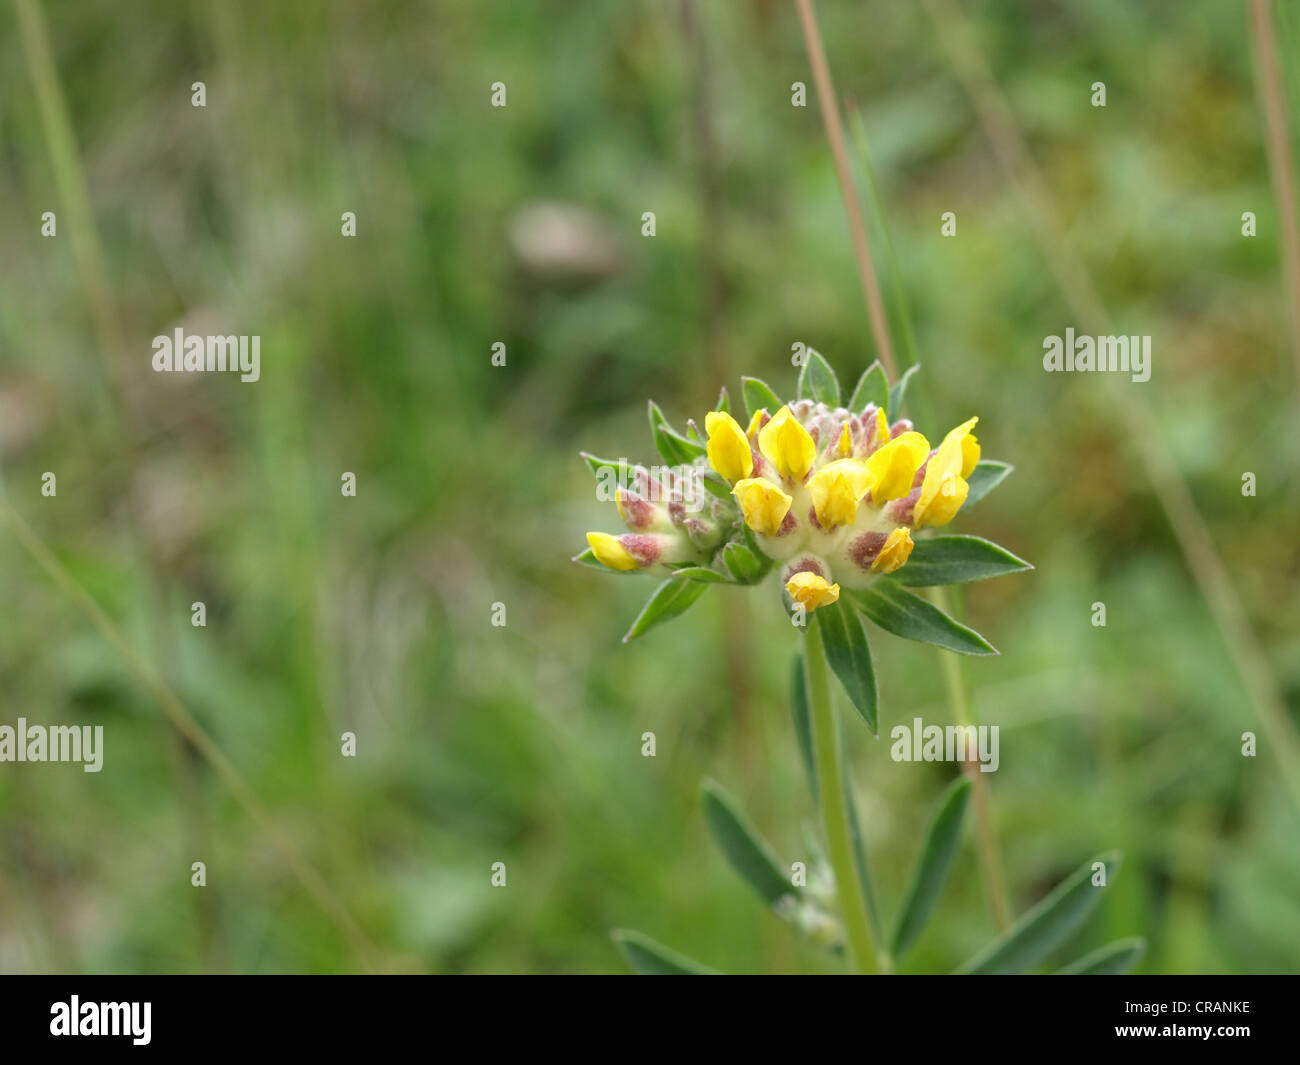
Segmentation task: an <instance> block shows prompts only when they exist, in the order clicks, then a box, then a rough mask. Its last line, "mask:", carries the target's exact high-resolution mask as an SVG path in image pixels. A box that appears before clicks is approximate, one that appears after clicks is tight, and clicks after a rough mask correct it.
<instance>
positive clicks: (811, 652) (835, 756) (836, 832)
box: [805, 616, 875, 973]
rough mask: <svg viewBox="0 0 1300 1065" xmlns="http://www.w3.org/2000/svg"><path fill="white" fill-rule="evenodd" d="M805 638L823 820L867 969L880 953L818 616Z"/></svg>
mask: <svg viewBox="0 0 1300 1065" xmlns="http://www.w3.org/2000/svg"><path fill="white" fill-rule="evenodd" d="M805 644H806V646H805V654H806V656H807V666H808V671H807V672H808V712H809V716H810V717H811V718H812V732H813V760H814V761H815V762H816V764H817V790H818V793H819V798H820V801H821V812H822V822H823V824H824V825H825V826H826V844H827V847H828V849H829V851H830V859H831V868H832V870H834V872H835V885H836V890H837V891H838V893H839V897H840V911H841V913H842V915H843V917H844V927H845V930H846V932H847V934H848V940H849V956H850V958H851V959H852V962H853V968H854V970H855V971H856V972H860V973H866V972H871V971H872V970H873V969H874V964H875V963H874V958H875V953H874V951H873V950H872V946H871V925H870V923H869V921H868V918H867V910H866V904H865V903H864V902H863V896H862V884H861V883H860V882H859V879H858V867H857V864H856V863H855V862H854V860H853V842H852V838H851V836H850V834H849V816H848V795H847V794H846V792H845V785H844V761H843V759H842V758H841V756H840V729H839V721H838V720H837V718H836V715H835V707H834V706H833V705H832V703H831V690H830V681H829V671H828V669H827V666H826V650H825V648H824V647H823V646H822V634H821V628H820V626H818V624H817V619H816V617H815V616H814V617H813V619H812V623H811V624H810V625H809V626H808V635H807V637H806V640H805Z"/></svg>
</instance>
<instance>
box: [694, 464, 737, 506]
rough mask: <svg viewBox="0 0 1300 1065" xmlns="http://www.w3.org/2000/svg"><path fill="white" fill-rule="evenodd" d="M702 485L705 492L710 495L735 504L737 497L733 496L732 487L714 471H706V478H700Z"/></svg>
mask: <svg viewBox="0 0 1300 1065" xmlns="http://www.w3.org/2000/svg"><path fill="white" fill-rule="evenodd" d="M700 483H701V484H703V485H704V488H705V491H707V492H708V493H709V494H710V495H715V496H717V497H718V498H719V499H725V500H727V501H728V502H730V503H734V502H735V501H736V500H735V497H734V496H733V495H732V494H731V485H729V484H727V482H726V481H724V480H723V479H722V475H721V474H718V473H715V472H714V471H713V470H706V471H705V472H704V476H703V477H701V478H700Z"/></svg>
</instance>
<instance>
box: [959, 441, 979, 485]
mask: <svg viewBox="0 0 1300 1065" xmlns="http://www.w3.org/2000/svg"><path fill="white" fill-rule="evenodd" d="M979 462H980V442H979V439H978V438H977V437H976V436H975V434H974V433H971V434H970V435H968V436H965V437H963V438H962V442H961V475H962V476H963V477H969V476H970V475H971V471H972V470H974V469H975V467H976V466H978V465H979Z"/></svg>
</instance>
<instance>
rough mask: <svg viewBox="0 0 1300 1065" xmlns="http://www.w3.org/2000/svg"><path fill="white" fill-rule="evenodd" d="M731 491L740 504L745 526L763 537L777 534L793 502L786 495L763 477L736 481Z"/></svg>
mask: <svg viewBox="0 0 1300 1065" xmlns="http://www.w3.org/2000/svg"><path fill="white" fill-rule="evenodd" d="M731 491H732V494H733V495H735V497H736V500H737V502H739V503H740V509H741V512H742V513H743V514H744V515H745V524H746V525H748V526H749V527H750V528H751V529H753V530H754V532H756V533H762V534H763V535H764V536H775V535H776V534H777V532H778V531H779V530H780V528H781V523H782V522H783V521H785V516H786V515H787V514H789V513H790V504H791V503H792V502H793V500H792V499H791V498H790V497H789V496H788V495H786V494H785V493H784V492H782V491H781V489H779V488H778V487H777V486H776V485H774V484H773V483H772V482H771V481H769V480H766V479H765V478H763V477H751V478H749V479H748V480H744V481H737V482H736V487H735V488H733V489H732V490H731Z"/></svg>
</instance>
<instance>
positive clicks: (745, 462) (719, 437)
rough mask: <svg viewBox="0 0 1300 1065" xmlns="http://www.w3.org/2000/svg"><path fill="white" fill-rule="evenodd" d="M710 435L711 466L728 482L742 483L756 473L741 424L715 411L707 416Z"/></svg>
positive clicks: (706, 423) (724, 413)
mask: <svg viewBox="0 0 1300 1065" xmlns="http://www.w3.org/2000/svg"><path fill="white" fill-rule="evenodd" d="M704 428H705V429H706V430H707V431H708V434H709V444H708V452H709V465H710V466H712V467H713V468H714V469H715V470H717V471H718V472H719V473H720V474H722V476H723V477H725V478H726V479H727V480H728V481H739V480H741V479H742V478H745V477H748V476H749V475H750V474H751V473H753V472H754V455H753V453H752V452H751V451H750V449H749V438H748V437H747V436H746V435H745V431H744V430H743V429H741V427H740V423H739V422H737V421H736V419H735V418H733V417H732V416H731V415H730V414H727V413H726V412H725V411H720V410H715V411H711V412H710V413H709V414H706V415H705V416H704Z"/></svg>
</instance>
